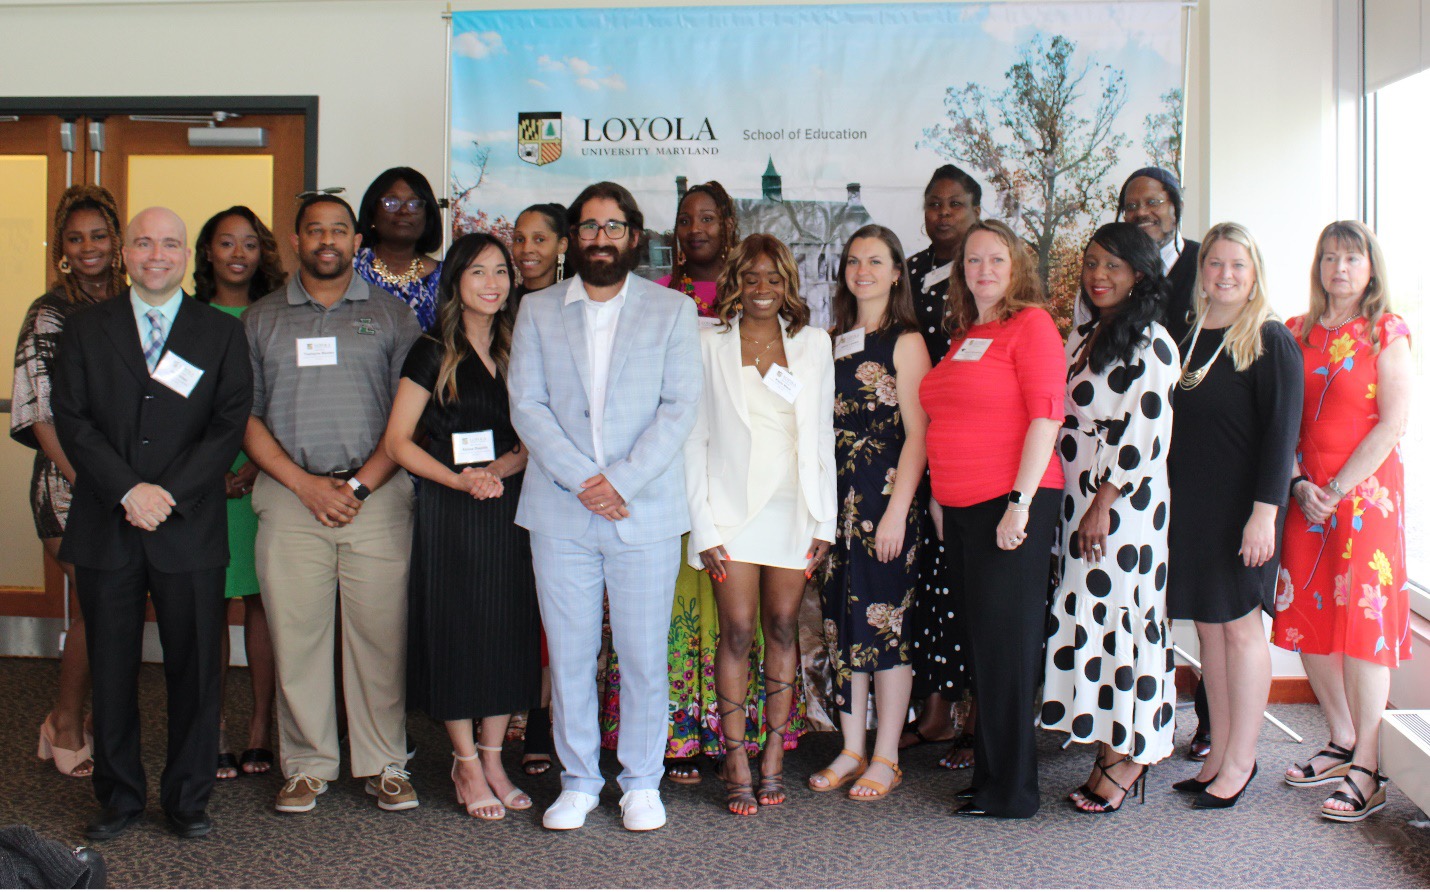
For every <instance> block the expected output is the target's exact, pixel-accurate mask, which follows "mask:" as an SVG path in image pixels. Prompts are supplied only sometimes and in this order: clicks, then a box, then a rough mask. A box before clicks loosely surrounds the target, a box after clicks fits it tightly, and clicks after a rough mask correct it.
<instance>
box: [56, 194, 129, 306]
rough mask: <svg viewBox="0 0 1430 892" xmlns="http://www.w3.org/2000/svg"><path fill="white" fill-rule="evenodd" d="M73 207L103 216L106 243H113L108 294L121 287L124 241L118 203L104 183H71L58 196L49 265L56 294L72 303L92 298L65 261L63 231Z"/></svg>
mask: <svg viewBox="0 0 1430 892" xmlns="http://www.w3.org/2000/svg"><path fill="white" fill-rule="evenodd" d="M75 211H97V212H98V213H99V215H100V216H101V217H103V218H104V227H105V229H107V230H109V243H110V244H111V245H113V246H114V258H113V260H111V261H110V264H109V288H108V290H109V294H110V296H111V297H113V296H114V295H117V294H119V293H121V292H122V291H124V289H125V287H126V286H125V280H124V275H125V271H124V255H123V254H122V252H121V251H120V246H121V245H122V244H123V243H124V235H123V227H122V226H120V224H119V207H118V205H117V204H116V203H115V201H114V196H113V195H111V194H110V192H109V190H108V189H106V188H104V187H103V186H90V185H78V186H70V187H69V188H68V189H66V190H65V191H64V194H62V195H61V196H60V201H59V204H58V205H56V206H55V221H54V227H55V228H54V236H53V237H52V238H51V239H50V266H52V267H53V268H54V271H55V283H54V285H53V286H51V290H53V291H54V292H55V293H56V294H61V295H64V298H65V300H67V301H69V302H70V303H72V304H86V303H90V302H91V301H92V300H93V299H92V298H91V297H90V296H89V295H88V294H86V293H85V292H84V289H83V288H81V287H80V284H79V281H78V280H77V279H76V278H75V276H74V274H73V273H72V272H70V271H69V267H68V264H66V265H65V266H63V267H62V266H61V265H60V264H61V262H62V261H64V247H65V246H64V234H65V227H66V226H68V225H69V221H70V215H71V214H73V213H74V212H75Z"/></svg>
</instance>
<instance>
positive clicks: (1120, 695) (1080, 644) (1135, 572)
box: [1040, 324, 1179, 764]
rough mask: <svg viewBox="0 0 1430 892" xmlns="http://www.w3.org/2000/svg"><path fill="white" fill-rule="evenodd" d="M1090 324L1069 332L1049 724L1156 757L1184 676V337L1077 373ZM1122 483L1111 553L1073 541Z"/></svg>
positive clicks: (1046, 698)
mask: <svg viewBox="0 0 1430 892" xmlns="http://www.w3.org/2000/svg"><path fill="white" fill-rule="evenodd" d="M1093 330H1094V326H1093V325H1092V324H1087V325H1084V326H1081V327H1079V328H1077V329H1075V330H1074V331H1073V333H1072V336H1071V337H1070V338H1069V339H1068V345H1067V356H1068V363H1069V367H1070V368H1069V375H1068V390H1067V393H1068V395H1067V401H1066V410H1065V411H1066V414H1067V419H1066V420H1065V421H1064V423H1063V429H1062V430H1061V431H1060V432H1059V434H1058V447H1057V451H1058V455H1059V456H1060V458H1061V460H1062V463H1063V473H1064V476H1065V477H1066V480H1067V482H1066V484H1065V492H1064V496H1063V512H1062V520H1063V533H1062V540H1061V545H1062V548H1061V553H1060V557H1059V564H1060V567H1059V574H1058V575H1059V578H1060V580H1061V582H1060V584H1059V585H1058V588H1057V592H1056V593H1055V594H1054V596H1053V605H1052V616H1051V620H1050V628H1049V634H1048V649H1047V663H1046V675H1045V678H1044V690H1043V711H1042V717H1041V722H1040V724H1041V725H1042V727H1044V728H1047V729H1049V730H1054V731H1065V732H1067V733H1069V734H1071V735H1072V737H1073V739H1074V740H1077V741H1079V742H1095V741H1100V742H1103V743H1107V744H1110V745H1111V746H1112V747H1113V749H1115V750H1116V751H1117V752H1119V753H1127V754H1130V755H1131V756H1132V758H1133V759H1134V760H1136V761H1137V762H1141V763H1143V764H1151V763H1153V762H1156V761H1158V760H1159V759H1162V758H1165V757H1166V756H1167V755H1168V754H1170V753H1171V751H1172V730H1173V715H1174V710H1175V705H1176V685H1175V678H1174V669H1175V667H1174V664H1173V658H1172V649H1171V641H1170V640H1169V639H1168V633H1169V630H1170V624H1169V621H1168V619H1167V616H1166V600H1167V510H1168V501H1169V491H1168V486H1167V450H1166V444H1167V443H1168V441H1169V439H1170V437H1171V432H1172V409H1171V403H1170V396H1171V391H1172V388H1173V387H1174V386H1175V385H1176V380H1177V375H1178V372H1179V369H1178V367H1177V364H1176V356H1177V352H1176V347H1175V345H1174V344H1173V343H1172V340H1171V337H1170V336H1169V335H1168V334H1167V332H1166V330H1165V329H1163V328H1162V327H1161V326H1160V325H1154V327H1153V331H1154V335H1153V338H1152V340H1151V342H1150V343H1149V344H1147V345H1145V346H1144V347H1142V348H1141V349H1140V350H1139V351H1138V352H1137V354H1136V355H1135V356H1134V357H1133V360H1132V361H1131V362H1129V363H1126V364H1122V365H1116V366H1113V367H1112V368H1109V369H1104V370H1103V373H1102V374H1094V373H1093V372H1092V371H1091V370H1090V369H1088V368H1086V367H1084V368H1082V369H1079V370H1077V371H1076V372H1073V371H1072V370H1071V366H1072V363H1073V361H1074V360H1075V359H1076V358H1077V357H1078V356H1079V355H1080V354H1081V352H1082V348H1083V344H1084V342H1085V340H1086V339H1087V338H1088V337H1090V336H1091V334H1092V332H1093ZM1106 482H1111V483H1112V484H1114V485H1115V486H1117V487H1118V488H1119V489H1120V491H1121V496H1120V497H1119V498H1118V499H1117V501H1116V502H1115V503H1114V505H1113V507H1112V510H1111V515H1110V523H1109V526H1110V528H1111V532H1110V533H1109V534H1108V537H1107V545H1106V548H1105V550H1104V553H1103V556H1102V557H1101V560H1100V561H1098V562H1097V563H1093V562H1092V561H1091V560H1089V556H1088V555H1084V554H1082V553H1081V551H1080V549H1079V548H1078V547H1077V543H1076V542H1075V541H1074V538H1073V533H1074V532H1075V531H1076V530H1077V528H1078V524H1079V523H1080V522H1081V520H1082V517H1083V514H1084V513H1085V512H1086V511H1087V509H1088V506H1089V505H1090V504H1091V502H1092V498H1093V496H1094V495H1095V494H1096V493H1097V490H1098V488H1099V487H1100V486H1101V485H1102V484H1103V483H1106Z"/></svg>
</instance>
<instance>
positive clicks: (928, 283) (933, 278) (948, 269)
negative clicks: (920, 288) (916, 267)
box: [924, 262, 953, 291]
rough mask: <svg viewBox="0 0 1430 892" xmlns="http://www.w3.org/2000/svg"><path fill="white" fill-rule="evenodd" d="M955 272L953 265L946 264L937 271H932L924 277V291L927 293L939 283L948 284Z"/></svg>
mask: <svg viewBox="0 0 1430 892" xmlns="http://www.w3.org/2000/svg"><path fill="white" fill-rule="evenodd" d="M952 272H953V264H952V263H951V262H950V263H945V264H944V265H943V266H941V267H939V268H938V269H936V270H932V271H930V272H929V274H928V275H926V276H924V290H925V291H927V290H929V289H930V288H932V287H933V286H935V285H937V284H938V283H939V282H947V281H948V277H949V274H950V273H952Z"/></svg>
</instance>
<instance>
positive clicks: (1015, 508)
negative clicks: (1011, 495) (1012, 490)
mask: <svg viewBox="0 0 1430 892" xmlns="http://www.w3.org/2000/svg"><path fill="white" fill-rule="evenodd" d="M1008 510H1009V511H1012V512H1013V513H1014V514H1027V513H1028V506H1027V505H1014V504H1013V503H1012V502H1009V503H1008Z"/></svg>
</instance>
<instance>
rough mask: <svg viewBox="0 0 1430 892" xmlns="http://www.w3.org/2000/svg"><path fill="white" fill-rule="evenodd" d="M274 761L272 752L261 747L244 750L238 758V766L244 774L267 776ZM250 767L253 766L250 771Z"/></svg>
mask: <svg viewBox="0 0 1430 892" xmlns="http://www.w3.org/2000/svg"><path fill="white" fill-rule="evenodd" d="M276 761H277V759H275V758H274V757H273V751H272V750H270V749H265V748H263V747H261V746H260V747H253V748H252V749H246V750H244V751H243V752H242V753H240V754H239V756H238V764H239V765H240V766H242V768H243V773H244V774H267V773H268V772H269V771H270V770H271V769H272V768H273V763H274V762H276ZM250 765H252V766H254V768H253V770H252V771H250V770H249V768H248V766H250Z"/></svg>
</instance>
